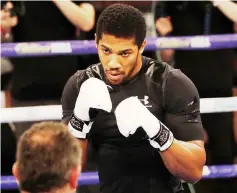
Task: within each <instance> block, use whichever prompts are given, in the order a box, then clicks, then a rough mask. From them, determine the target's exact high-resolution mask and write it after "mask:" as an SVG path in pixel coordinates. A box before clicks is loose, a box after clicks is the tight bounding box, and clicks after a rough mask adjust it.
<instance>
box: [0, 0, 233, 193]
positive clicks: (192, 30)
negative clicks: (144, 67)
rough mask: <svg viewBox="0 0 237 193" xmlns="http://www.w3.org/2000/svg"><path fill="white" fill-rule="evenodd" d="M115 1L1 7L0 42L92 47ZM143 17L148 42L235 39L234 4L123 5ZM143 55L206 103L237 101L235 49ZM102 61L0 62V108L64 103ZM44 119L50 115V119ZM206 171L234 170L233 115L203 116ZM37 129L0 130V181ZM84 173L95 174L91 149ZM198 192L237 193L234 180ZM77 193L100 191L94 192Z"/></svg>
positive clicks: (204, 184) (22, 125)
mask: <svg viewBox="0 0 237 193" xmlns="http://www.w3.org/2000/svg"><path fill="white" fill-rule="evenodd" d="M114 2H116V1H95V2H93V1H89V2H86V1H82V2H80V1H69V0H66V1H58V0H52V1H34V2H33V1H1V43H6V42H14V43H17V42H36V41H58V40H93V39H94V33H95V24H96V21H97V18H98V16H99V15H100V13H101V11H102V10H103V9H104V8H105V7H106V6H108V5H110V4H112V3H114ZM124 3H127V4H130V5H133V6H135V7H137V8H138V9H140V10H141V11H142V12H143V13H144V17H145V19H146V22H147V31H148V34H147V37H151V36H153V37H155V36H156V37H169V36H194V35H211V34H233V33H237V4H236V3H234V2H231V1H223V2H221V1H196V2H192V1H180V2H179V1H174V2H170V1H131V2H130V1H126V2H124ZM144 55H145V56H150V57H153V58H156V59H157V60H162V61H165V62H168V63H169V64H170V65H172V66H174V67H175V68H179V69H181V70H182V71H183V72H184V73H185V74H186V75H187V76H188V77H189V78H190V79H191V80H192V81H193V82H194V84H195V85H196V87H197V89H198V91H199V94H200V97H201V98H209V97H231V96H237V91H236V89H237V48H236V49H218V50H205V51H203V50H198V51H196V50H195V51H182V50H174V49H165V50H162V51H155V50H154V51H149V52H148V51H147V52H145V53H144ZM98 61H99V59H98V56H97V55H89V54H88V55H86V54H85V55H80V56H77V55H73V56H68V55H67V56H62V55H60V56H47V57H21V58H1V88H2V89H1V90H2V91H4V96H5V104H4V106H2V107H21V106H37V105H53V104H60V97H61V93H62V90H63V87H64V85H65V83H66V81H67V80H68V78H69V77H70V76H71V75H72V74H73V73H75V72H76V71H77V70H79V69H85V68H86V67H87V66H89V65H91V64H94V63H97V62H98ZM46 113H47V112H46ZM202 121H203V125H204V129H205V136H206V149H207V153H208V159H207V163H206V165H220V164H233V163H237V115H236V113H233V112H230V113H212V114H205V115H204V114H203V115H202ZM32 123H33V122H17V123H8V124H1V127H2V128H1V132H2V137H1V138H2V139H1V146H2V156H1V161H2V167H1V168H2V169H1V175H2V176H3V175H12V172H11V171H12V170H11V168H12V164H13V163H14V160H15V151H16V144H17V141H18V139H19V137H20V136H21V135H22V133H23V132H24V131H25V130H26V129H27V128H29V127H30V126H31V125H32ZM88 151H89V152H88V163H87V166H86V169H85V170H86V171H95V170H96V169H97V168H96V161H95V159H96V152H95V151H94V148H93V145H92V144H90V147H89V150H88ZM195 188H196V192H199V193H212V192H213V193H224V192H225V193H236V192H237V186H236V182H235V181H234V179H218V180H202V181H201V182H199V183H198V184H196V186H195ZM7 192H10V191H7ZM78 192H81V193H82V192H85V193H86V192H88V193H89V192H91V193H92V192H98V187H97V186H84V187H80V188H79V190H78Z"/></svg>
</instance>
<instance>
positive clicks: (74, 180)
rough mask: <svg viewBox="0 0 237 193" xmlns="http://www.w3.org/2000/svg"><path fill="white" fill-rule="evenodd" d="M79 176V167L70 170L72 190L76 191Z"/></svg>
mask: <svg viewBox="0 0 237 193" xmlns="http://www.w3.org/2000/svg"><path fill="white" fill-rule="evenodd" d="M80 174H81V166H76V167H75V168H73V169H72V172H71V176H70V186H71V188H72V189H76V188H77V186H78V179H79V176H80Z"/></svg>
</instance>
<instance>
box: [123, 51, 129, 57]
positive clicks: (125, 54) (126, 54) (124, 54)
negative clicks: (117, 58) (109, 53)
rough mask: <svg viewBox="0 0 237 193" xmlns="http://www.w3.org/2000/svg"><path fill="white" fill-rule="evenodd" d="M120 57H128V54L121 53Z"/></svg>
mask: <svg viewBox="0 0 237 193" xmlns="http://www.w3.org/2000/svg"><path fill="white" fill-rule="evenodd" d="M121 55H122V56H123V57H127V56H129V53H128V52H123V53H121Z"/></svg>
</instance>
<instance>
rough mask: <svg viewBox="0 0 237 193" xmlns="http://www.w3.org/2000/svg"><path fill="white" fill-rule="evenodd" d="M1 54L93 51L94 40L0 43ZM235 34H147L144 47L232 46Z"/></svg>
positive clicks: (199, 47)
mask: <svg viewBox="0 0 237 193" xmlns="http://www.w3.org/2000/svg"><path fill="white" fill-rule="evenodd" d="M1 46H2V49H1V56H2V57H23V56H52V55H62V54H63V55H84V54H97V49H96V47H95V41H94V40H83V41H76V40H75V41H48V42H24V43H2V44H1ZM236 47H237V34H227V35H209V36H182V37H157V38H149V37H148V38H147V46H146V48H145V50H146V51H148V50H149V51H151V50H152V51H153V50H160V49H167V48H174V49H178V50H200V49H202V50H207V49H223V48H236Z"/></svg>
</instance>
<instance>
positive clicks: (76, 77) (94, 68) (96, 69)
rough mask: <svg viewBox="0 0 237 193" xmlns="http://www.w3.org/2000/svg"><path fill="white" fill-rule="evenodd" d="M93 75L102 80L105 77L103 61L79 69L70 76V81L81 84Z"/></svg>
mask: <svg viewBox="0 0 237 193" xmlns="http://www.w3.org/2000/svg"><path fill="white" fill-rule="evenodd" d="M91 77H95V78H98V79H101V80H102V79H103V68H102V65H101V63H97V64H92V65H90V66H89V67H87V68H86V69H83V70H78V71H77V72H76V73H74V74H73V75H72V76H71V77H70V78H69V81H71V82H72V83H73V84H75V85H77V86H80V85H81V84H82V83H83V82H84V81H86V80H87V79H89V78H91Z"/></svg>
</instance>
